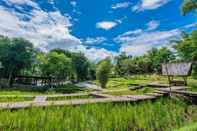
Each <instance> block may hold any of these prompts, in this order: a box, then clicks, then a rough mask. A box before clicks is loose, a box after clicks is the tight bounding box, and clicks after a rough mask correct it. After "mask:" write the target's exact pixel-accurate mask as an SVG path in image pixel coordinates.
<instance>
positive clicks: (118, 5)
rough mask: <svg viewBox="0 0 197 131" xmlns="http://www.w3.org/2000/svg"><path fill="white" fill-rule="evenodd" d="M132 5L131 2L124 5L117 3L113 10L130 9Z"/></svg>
mask: <svg viewBox="0 0 197 131" xmlns="http://www.w3.org/2000/svg"><path fill="white" fill-rule="evenodd" d="M129 5H130V3H129V2H123V3H117V4H114V5H112V7H111V8H112V9H120V8H127V7H129Z"/></svg>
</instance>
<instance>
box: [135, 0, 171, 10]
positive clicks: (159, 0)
mask: <svg viewBox="0 0 197 131" xmlns="http://www.w3.org/2000/svg"><path fill="white" fill-rule="evenodd" d="M169 1H170V0H141V1H140V2H139V3H138V4H137V5H135V6H134V7H133V8H132V10H133V11H137V12H139V11H143V10H153V9H157V8H159V7H161V6H163V5H165V4H167V3H168V2H169Z"/></svg>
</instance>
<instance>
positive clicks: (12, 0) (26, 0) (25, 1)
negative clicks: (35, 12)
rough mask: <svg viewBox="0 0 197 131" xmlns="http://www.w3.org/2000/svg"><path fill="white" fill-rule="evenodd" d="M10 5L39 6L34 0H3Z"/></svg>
mask: <svg viewBox="0 0 197 131" xmlns="http://www.w3.org/2000/svg"><path fill="white" fill-rule="evenodd" d="M3 1H4V2H5V3H7V4H8V5H12V6H13V5H14V6H15V7H20V6H21V5H27V6H31V7H33V8H39V7H38V5H37V4H36V3H35V2H33V1H32V0H3Z"/></svg>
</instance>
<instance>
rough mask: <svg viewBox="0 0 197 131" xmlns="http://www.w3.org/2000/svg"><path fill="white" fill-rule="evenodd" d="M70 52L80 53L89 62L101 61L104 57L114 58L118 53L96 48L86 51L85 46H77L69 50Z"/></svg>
mask: <svg viewBox="0 0 197 131" xmlns="http://www.w3.org/2000/svg"><path fill="white" fill-rule="evenodd" d="M71 51H73V52H82V53H84V54H85V56H86V57H87V58H89V59H90V60H91V61H94V62H98V61H100V60H102V59H105V58H106V57H112V58H114V57H115V56H117V54H118V53H116V52H113V51H108V50H106V49H104V48H101V49H96V48H90V49H87V48H86V47H85V46H82V45H79V46H75V47H73V48H71Z"/></svg>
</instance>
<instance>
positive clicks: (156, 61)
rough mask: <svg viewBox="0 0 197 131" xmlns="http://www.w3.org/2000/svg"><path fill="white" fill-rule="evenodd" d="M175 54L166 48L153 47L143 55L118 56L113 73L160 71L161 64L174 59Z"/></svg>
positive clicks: (127, 73)
mask: <svg viewBox="0 0 197 131" xmlns="http://www.w3.org/2000/svg"><path fill="white" fill-rule="evenodd" d="M175 58H176V57H175V55H174V53H173V52H172V51H170V50H169V49H168V48H165V47H163V48H160V49H157V48H153V49H151V50H150V51H149V52H147V53H146V54H145V55H143V56H138V57H129V56H126V55H120V56H118V57H117V58H116V59H117V62H116V65H115V72H116V73H115V74H117V75H119V76H128V75H133V74H144V73H155V72H157V73H161V64H162V63H165V62H170V61H173V60H175Z"/></svg>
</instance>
